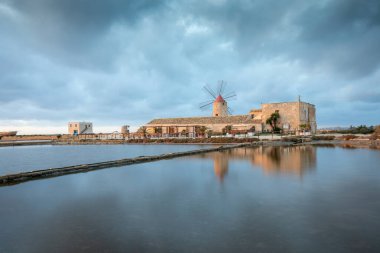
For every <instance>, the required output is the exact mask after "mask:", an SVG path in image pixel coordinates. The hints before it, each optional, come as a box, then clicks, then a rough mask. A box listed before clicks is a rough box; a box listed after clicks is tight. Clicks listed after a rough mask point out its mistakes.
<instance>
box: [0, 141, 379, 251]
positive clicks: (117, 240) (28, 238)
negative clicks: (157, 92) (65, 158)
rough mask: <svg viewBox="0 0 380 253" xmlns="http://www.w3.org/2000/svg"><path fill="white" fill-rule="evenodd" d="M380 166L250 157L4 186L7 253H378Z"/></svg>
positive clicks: (320, 157) (356, 155)
mask: <svg viewBox="0 0 380 253" xmlns="http://www.w3.org/2000/svg"><path fill="white" fill-rule="evenodd" d="M155 148H156V149H160V146H155ZM157 153H163V152H161V151H157ZM379 164H380V152H379V151H376V150H368V149H343V148H328V147H317V148H314V147H282V148H280V147H266V148H261V147H260V148H241V149H235V150H231V151H226V152H223V153H219V152H216V153H209V154H204V155H198V156H191V157H183V158H177V159H172V160H163V161H158V162H153V163H145V164H138V165H133V166H125V167H118V168H111V169H104V170H99V171H95V172H90V173H82V174H74V175H67V176H62V177H57V178H51V179H44V180H37V181H30V182H27V183H23V184H19V185H14V186H6V187H0V225H1V227H0V252H380V240H379V231H380V166H379Z"/></svg>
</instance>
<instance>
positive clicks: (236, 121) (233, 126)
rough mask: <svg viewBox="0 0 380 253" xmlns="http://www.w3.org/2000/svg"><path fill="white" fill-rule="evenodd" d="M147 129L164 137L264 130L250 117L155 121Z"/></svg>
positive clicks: (258, 122) (147, 125)
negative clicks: (208, 132)
mask: <svg viewBox="0 0 380 253" xmlns="http://www.w3.org/2000/svg"><path fill="white" fill-rule="evenodd" d="M145 127H146V132H147V133H148V134H151V135H154V134H158V135H162V136H164V137H169V136H176V135H182V136H189V137H195V136H198V135H204V134H205V132H206V131H212V132H213V133H223V132H224V133H225V132H227V131H229V132H235V133H239V132H249V131H251V132H255V131H259V132H261V130H262V129H261V127H262V124H261V121H259V120H255V119H253V118H252V117H251V116H250V115H234V116H217V117H191V118H165V119H154V120H152V121H151V122H149V123H148V124H146V125H145Z"/></svg>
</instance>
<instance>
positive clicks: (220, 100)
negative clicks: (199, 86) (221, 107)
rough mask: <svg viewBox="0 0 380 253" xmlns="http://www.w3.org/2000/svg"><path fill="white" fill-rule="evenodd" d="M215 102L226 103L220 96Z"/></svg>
mask: <svg viewBox="0 0 380 253" xmlns="http://www.w3.org/2000/svg"><path fill="white" fill-rule="evenodd" d="M214 102H226V101H225V100H224V99H223V97H222V96H221V95H219V96H218V97H217V98H216V99H215V101H214Z"/></svg>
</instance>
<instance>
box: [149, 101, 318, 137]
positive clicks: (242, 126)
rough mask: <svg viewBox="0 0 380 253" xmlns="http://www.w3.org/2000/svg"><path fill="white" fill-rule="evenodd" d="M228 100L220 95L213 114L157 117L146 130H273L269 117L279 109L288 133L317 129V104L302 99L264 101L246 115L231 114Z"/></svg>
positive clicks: (161, 133)
mask: <svg viewBox="0 0 380 253" xmlns="http://www.w3.org/2000/svg"><path fill="white" fill-rule="evenodd" d="M227 108H228V107H227V102H226V101H225V100H224V99H223V98H222V97H221V96H218V97H217V98H216V99H215V101H214V103H213V112H212V117H188V118H163V119H154V120H152V121H150V122H149V123H147V124H146V125H144V126H143V128H142V129H144V131H145V132H146V134H149V135H152V136H162V137H170V136H188V137H195V136H199V135H205V133H207V132H212V133H232V134H238V133H248V132H259V133H260V132H267V131H272V129H271V126H270V125H268V124H266V120H267V119H268V118H269V117H270V116H271V114H272V113H275V112H278V113H279V115H280V118H279V120H278V122H277V126H278V127H279V128H281V129H282V131H283V132H284V133H287V132H294V133H297V134H299V133H301V132H304V131H305V132H311V133H312V134H315V133H316V130H317V122H316V110H315V106H314V105H313V104H309V103H306V102H302V101H300V100H298V101H296V102H282V103H267V104H261V108H260V109H253V110H251V111H250V112H249V113H248V114H246V115H228V111H227V110H228V109H227Z"/></svg>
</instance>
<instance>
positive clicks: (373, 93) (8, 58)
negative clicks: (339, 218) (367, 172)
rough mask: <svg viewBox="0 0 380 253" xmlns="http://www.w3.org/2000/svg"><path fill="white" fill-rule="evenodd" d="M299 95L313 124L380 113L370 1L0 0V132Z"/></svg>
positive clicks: (247, 105)
mask: <svg viewBox="0 0 380 253" xmlns="http://www.w3.org/2000/svg"><path fill="white" fill-rule="evenodd" d="M218 80H225V81H226V82H227V83H228V89H229V90H231V91H235V92H236V94H237V99H236V100H234V101H231V102H230V106H231V108H232V109H233V111H234V113H235V114H245V113H247V112H248V111H249V110H250V109H252V108H258V107H259V106H260V103H266V102H280V101H295V100H296V99H297V96H298V95H301V99H302V100H304V101H307V102H310V103H313V104H315V105H316V107H317V120H318V125H319V126H320V127H327V126H348V125H351V124H352V125H358V124H369V125H371V124H379V123H380V1H378V0H360V1H359V0H315V1H304V0H294V1H279V0H251V1H250V0H233V1H232V0H231V1H227V0H202V1H195V0H193V1H191V0H183V1H175V0H167V1H157V0H128V1H126V0H108V1H103V0H88V1H85V0H65V1H61V0H33V1H30V0H0V131H5V130H11V129H15V130H19V131H20V134H22V133H24V134H26V133H45V132H49V133H59V132H61V133H64V132H66V126H67V122H68V121H75V120H80V121H92V122H93V123H94V128H95V129H94V130H95V131H97V132H102V131H103V132H105V131H114V130H119V129H120V126H121V125H124V124H128V125H131V126H138V125H140V124H143V123H146V122H148V121H149V120H150V119H152V118H158V117H180V116H200V115H209V114H210V113H211V111H201V110H199V108H198V106H199V103H200V102H203V101H204V100H207V99H208V97H207V96H206V94H205V93H204V92H202V87H203V86H204V85H205V83H209V84H210V85H211V86H215V85H216V83H217V81H218Z"/></svg>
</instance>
